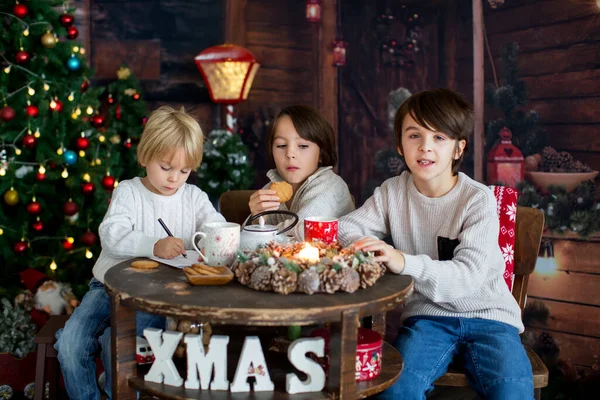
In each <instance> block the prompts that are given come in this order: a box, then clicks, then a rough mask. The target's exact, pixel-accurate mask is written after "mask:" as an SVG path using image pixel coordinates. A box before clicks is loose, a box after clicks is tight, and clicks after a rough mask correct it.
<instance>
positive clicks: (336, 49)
mask: <svg viewBox="0 0 600 400" xmlns="http://www.w3.org/2000/svg"><path fill="white" fill-rule="evenodd" d="M346 47H348V43H346V42H344V39H342V38H341V37H339V38H337V39H335V41H334V42H333V64H331V65H333V66H334V67H343V66H344V65H346Z"/></svg>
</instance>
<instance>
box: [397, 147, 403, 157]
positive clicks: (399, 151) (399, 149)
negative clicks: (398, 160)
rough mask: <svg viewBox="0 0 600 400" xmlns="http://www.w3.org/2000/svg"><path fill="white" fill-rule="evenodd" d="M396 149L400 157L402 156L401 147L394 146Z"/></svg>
mask: <svg viewBox="0 0 600 400" xmlns="http://www.w3.org/2000/svg"><path fill="white" fill-rule="evenodd" d="M396 150H397V151H398V154H400V155H401V156H402V157H404V155H403V154H402V149H401V148H400V146H398V147H396Z"/></svg>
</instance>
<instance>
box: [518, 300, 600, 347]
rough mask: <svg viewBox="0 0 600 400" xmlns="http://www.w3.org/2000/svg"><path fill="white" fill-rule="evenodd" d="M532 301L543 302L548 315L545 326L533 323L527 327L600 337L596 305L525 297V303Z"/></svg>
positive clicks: (599, 310)
mask: <svg viewBox="0 0 600 400" xmlns="http://www.w3.org/2000/svg"><path fill="white" fill-rule="evenodd" d="M534 302H540V303H543V304H544V305H545V306H546V307H548V310H549V311H550V317H549V318H548V325H547V327H544V326H542V325H541V324H538V323H533V324H531V325H528V327H531V328H539V329H550V330H552V331H558V332H564V333H575V334H578V335H586V336H593V337H597V338H600V318H598V315H600V309H598V307H593V306H583V305H579V304H573V303H563V302H560V301H552V300H544V299H539V298H537V297H533V296H529V297H528V298H527V305H530V304H532V303H534Z"/></svg>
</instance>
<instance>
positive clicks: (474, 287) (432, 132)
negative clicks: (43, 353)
mask: <svg viewBox="0 0 600 400" xmlns="http://www.w3.org/2000/svg"><path fill="white" fill-rule="evenodd" d="M472 127H473V113H472V111H471V108H470V106H469V105H468V104H467V103H466V102H465V101H464V99H463V98H462V97H461V96H459V95H458V94H456V93H454V92H452V91H450V90H447V89H437V90H430V91H424V92H421V93H417V94H415V95H413V96H411V97H410V98H409V99H408V100H406V101H405V102H404V103H403V104H402V105H401V106H400V108H399V109H398V111H397V113H396V116H395V123H394V131H395V134H396V141H397V146H398V152H399V153H400V155H402V156H403V157H404V159H405V162H406V166H407V169H408V170H407V171H405V172H403V173H402V174H401V175H400V176H398V177H395V178H391V179H388V180H387V181H385V182H384V183H383V184H382V185H381V187H379V188H377V189H376V190H375V193H374V194H373V196H372V197H371V198H369V199H368V200H367V201H366V202H365V204H364V205H363V206H362V207H361V208H359V209H358V210H356V211H354V212H352V213H350V214H348V215H346V216H345V217H342V218H341V219H340V234H339V237H340V241H341V242H342V243H343V244H345V245H347V244H349V243H355V248H356V249H357V250H363V251H373V252H375V253H376V254H377V257H376V260H377V261H380V262H384V263H385V264H386V265H387V267H388V269H389V271H391V272H392V273H396V274H405V275H410V276H412V277H413V279H414V293H413V294H412V295H411V296H410V297H409V299H408V300H407V301H406V307H405V309H404V312H403V314H402V320H403V326H402V328H401V329H400V331H399V332H398V338H397V340H396V343H395V347H396V348H397V349H398V351H399V352H400V354H401V355H402V358H403V360H404V369H403V371H402V374H401V375H400V378H399V379H398V381H396V383H395V384H394V385H392V387H390V388H389V389H388V390H386V391H385V392H383V393H382V394H380V396H379V398H380V399H390V400H391V399H394V400H398V399H424V398H425V395H426V394H427V393H428V392H430V391H431V390H433V382H434V381H435V380H436V379H437V378H439V377H440V376H442V375H443V374H444V373H445V372H446V371H447V369H448V366H449V364H450V363H451V362H452V360H453V359H454V358H455V356H459V357H460V358H461V359H462V360H463V362H464V365H465V367H466V369H467V371H468V376H469V379H470V383H471V386H473V388H474V389H475V390H476V391H477V392H478V393H479V394H480V395H481V396H483V397H484V398H486V399H503V400H507V399H531V398H533V377H532V372H531V364H530V363H529V359H528V358H527V355H526V353H525V350H524V348H523V346H522V345H521V341H520V339H519V333H521V332H523V329H524V327H523V324H522V322H521V310H520V308H519V305H518V304H517V302H516V301H515V300H514V298H513V296H512V294H511V293H510V291H509V289H508V287H507V285H506V283H505V282H504V279H503V272H504V267H505V263H504V259H503V256H502V253H501V250H500V247H499V245H498V231H499V222H498V216H497V213H496V200H495V198H494V195H493V193H492V191H491V190H489V189H488V188H487V187H486V186H484V185H482V184H480V183H478V182H476V181H474V180H472V179H471V178H469V177H468V176H467V175H465V174H463V173H461V172H458V170H459V167H460V163H461V161H462V158H463V154H464V151H465V149H466V146H467V138H468V136H469V134H470V133H471V131H472ZM387 235H391V237H392V239H393V243H394V245H395V246H394V247H393V246H390V245H388V244H386V243H385V242H383V241H382V240H380V239H381V238H383V237H385V236H387Z"/></svg>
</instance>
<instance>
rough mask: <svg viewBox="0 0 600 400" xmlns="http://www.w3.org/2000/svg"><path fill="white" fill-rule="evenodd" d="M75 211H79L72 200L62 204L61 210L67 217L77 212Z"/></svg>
mask: <svg viewBox="0 0 600 400" xmlns="http://www.w3.org/2000/svg"><path fill="white" fill-rule="evenodd" d="M77 211H79V207H77V204H76V203H75V202H74V201H73V200H69V201H67V202H66V203H65V205H64V206H63V212H64V213H65V215H67V216H69V217H70V216H72V215H75V214H77Z"/></svg>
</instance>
